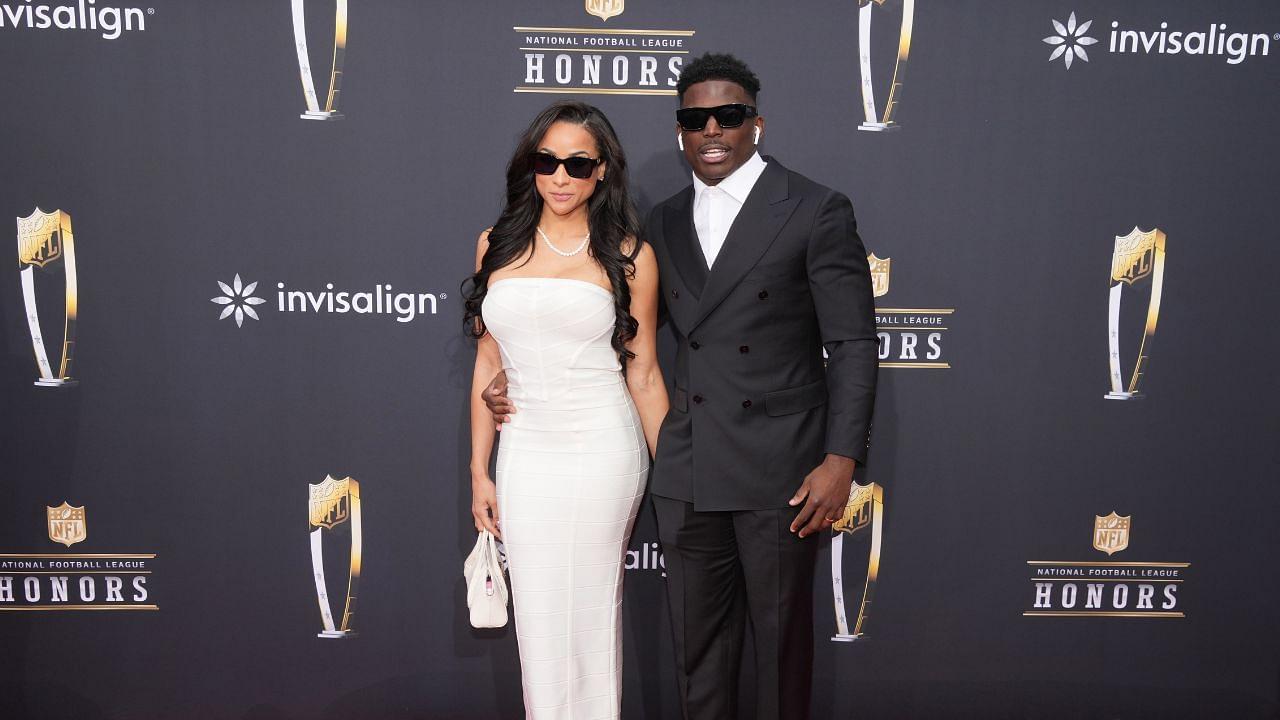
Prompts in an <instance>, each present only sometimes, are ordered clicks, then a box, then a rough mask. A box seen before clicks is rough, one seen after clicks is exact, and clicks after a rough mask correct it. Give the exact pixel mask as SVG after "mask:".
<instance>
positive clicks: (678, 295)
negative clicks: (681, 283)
mask: <svg viewBox="0 0 1280 720" xmlns="http://www.w3.org/2000/svg"><path fill="white" fill-rule="evenodd" d="M671 297H673V298H678V297H680V291H679V290H674V289H673V290H672V291H671Z"/></svg>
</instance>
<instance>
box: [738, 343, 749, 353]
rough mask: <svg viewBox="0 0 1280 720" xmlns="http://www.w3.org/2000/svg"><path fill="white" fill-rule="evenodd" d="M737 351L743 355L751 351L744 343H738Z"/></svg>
mask: <svg viewBox="0 0 1280 720" xmlns="http://www.w3.org/2000/svg"><path fill="white" fill-rule="evenodd" d="M738 352H740V353H742V354H743V355H746V354H747V353H749V352H751V348H749V347H747V346H746V345H739V346H738Z"/></svg>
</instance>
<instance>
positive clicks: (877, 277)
mask: <svg viewBox="0 0 1280 720" xmlns="http://www.w3.org/2000/svg"><path fill="white" fill-rule="evenodd" d="M892 263H893V258H879V257H876V254H875V253H871V254H870V255H868V256H867V264H868V265H870V266H871V290H872V292H873V293H874V294H875V297H884V296H885V295H887V294H888V293H889V268H890V265H892Z"/></svg>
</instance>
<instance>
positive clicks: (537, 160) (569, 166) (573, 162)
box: [533, 152, 600, 180]
mask: <svg viewBox="0 0 1280 720" xmlns="http://www.w3.org/2000/svg"><path fill="white" fill-rule="evenodd" d="M599 164H600V159H599V158H589V157H582V156H580V155H579V156H574V157H567V158H558V157H556V156H555V155H552V154H551V153H544V152H536V153H534V154H533V171H534V172H536V173H538V174H539V175H555V174H556V169H557V168H559V167H560V166H561V165H564V171H565V172H566V173H569V177H571V178H577V179H579V180H586V179H587V178H589V177H591V172H592V171H593V170H595V169H596V166H597V165H599Z"/></svg>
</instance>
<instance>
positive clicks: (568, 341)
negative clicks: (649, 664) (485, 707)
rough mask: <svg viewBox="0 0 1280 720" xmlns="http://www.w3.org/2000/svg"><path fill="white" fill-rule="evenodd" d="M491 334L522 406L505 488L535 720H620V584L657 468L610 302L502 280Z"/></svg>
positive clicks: (511, 435) (596, 292) (558, 286)
mask: <svg viewBox="0 0 1280 720" xmlns="http://www.w3.org/2000/svg"><path fill="white" fill-rule="evenodd" d="M483 317H484V322H485V326H486V327H487V328H488V330H489V332H490V333H492V335H493V337H494V339H495V340H497V342H498V347H499V348H500V349H501V352H502V366H503V368H504V369H505V370H506V372H507V380H508V382H509V391H508V392H509V396H510V397H511V400H512V401H513V403H514V404H515V406H516V410H517V411H516V413H514V414H513V415H511V422H509V423H507V424H506V425H504V426H503V428H502V432H501V433H500V434H499V436H498V437H499V443H498V461H497V478H496V480H497V484H498V510H499V514H500V517H501V520H502V536H503V540H504V544H505V545H506V551H507V559H508V562H509V563H510V568H511V589H512V595H513V598H514V604H515V626H516V637H517V639H518V641H519V645H520V667H521V677H522V682H523V685H524V706H525V716H526V717H527V718H536V719H537V720H546V719H549V718H563V719H565V720H570V719H571V720H596V719H597V718H617V717H618V716H619V712H620V710H619V708H620V700H621V694H622V625H621V621H622V577H623V560H624V558H625V554H626V549H627V540H628V538H629V537H630V535H631V529H632V526H633V525H634V523H635V517H636V512H637V510H638V509H639V506H640V499H641V495H642V494H643V493H644V485H645V479H646V477H647V475H648V469H649V451H648V448H647V446H646V445H645V440H644V433H643V430H642V428H641V425H640V417H639V415H638V414H637V413H636V408H635V404H634V403H633V402H632V400H631V394H630V392H628V390H627V386H626V383H625V382H624V380H623V377H622V371H621V365H620V364H619V362H618V356H617V353H616V352H615V351H614V349H613V346H612V345H611V342H612V338H613V331H614V302H613V295H612V294H611V293H610V292H609V291H607V290H605V289H604V288H602V287H600V286H599V285H595V284H593V283H590V282H585V281H580V280H569V279H564V278H505V279H502V280H498V281H496V282H494V283H493V284H491V285H490V287H489V292H488V294H487V295H486V297H485V300H484V306H483Z"/></svg>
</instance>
